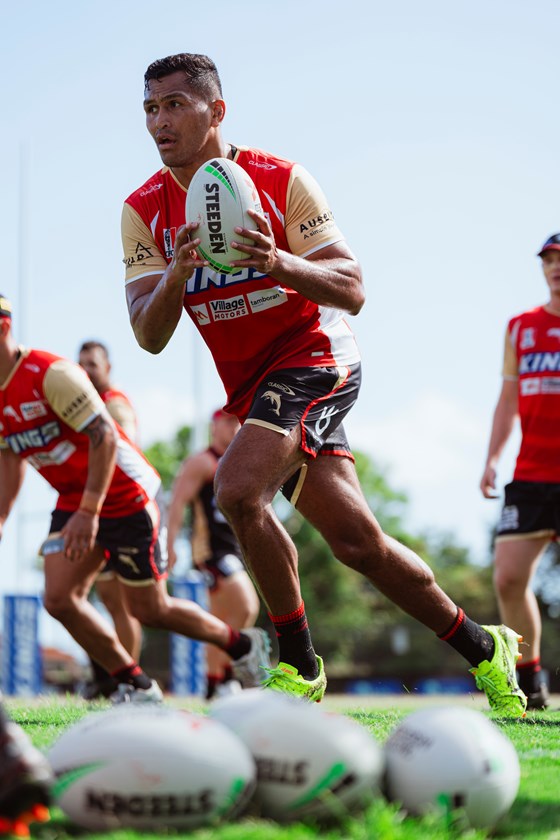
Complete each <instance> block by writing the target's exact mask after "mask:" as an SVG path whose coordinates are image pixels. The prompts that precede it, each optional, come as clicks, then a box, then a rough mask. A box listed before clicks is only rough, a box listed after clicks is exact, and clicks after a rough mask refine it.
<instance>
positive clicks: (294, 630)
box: [269, 601, 319, 680]
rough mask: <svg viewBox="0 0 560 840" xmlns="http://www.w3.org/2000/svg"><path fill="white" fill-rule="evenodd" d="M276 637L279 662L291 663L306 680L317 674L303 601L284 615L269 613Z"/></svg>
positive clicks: (313, 677)
mask: <svg viewBox="0 0 560 840" xmlns="http://www.w3.org/2000/svg"><path fill="white" fill-rule="evenodd" d="M269 617H270V620H271V621H272V623H273V625H274V629H275V631H276V637H277V639H278V649H279V659H280V662H286V663H287V664H288V665H293V666H294V668H297V670H298V672H299V673H300V674H301V676H302V677H304V679H306V680H314V679H315V678H316V677H317V676H318V675H319V666H318V665H317V657H316V656H315V650H314V649H313V642H312V641H311V633H310V632H309V625H308V623H307V616H306V614H305V604H304V603H303V601H302V602H301V604H300V605H299V607H298V608H297V609H296V610H293V611H292V612H290V613H286V614H285V615H270V613H269Z"/></svg>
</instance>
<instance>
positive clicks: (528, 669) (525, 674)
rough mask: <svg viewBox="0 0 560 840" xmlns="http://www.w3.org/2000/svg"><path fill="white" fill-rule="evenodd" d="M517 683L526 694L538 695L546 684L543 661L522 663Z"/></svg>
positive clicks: (519, 665)
mask: <svg viewBox="0 0 560 840" xmlns="http://www.w3.org/2000/svg"><path fill="white" fill-rule="evenodd" d="M517 682H518V683H519V688H520V689H521V691H524V692H525V694H536V693H537V691H539V690H540V687H541V685H542V684H543V682H544V679H543V675H542V669H541V660H540V659H533V660H531V662H520V663H519V664H518V666H517Z"/></svg>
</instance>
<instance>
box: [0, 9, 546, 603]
mask: <svg viewBox="0 0 560 840" xmlns="http://www.w3.org/2000/svg"><path fill="white" fill-rule="evenodd" d="M0 13H1V19H2V21H3V27H2V28H3V37H2V51H1V55H0V67H1V70H2V77H3V81H4V106H3V108H2V115H1V117H0V120H1V124H2V125H1V129H2V130H1V131H0V160H1V161H2V189H1V196H2V200H1V201H0V223H1V229H2V231H3V241H4V246H3V247H4V257H3V271H2V280H1V282H0V291H1V292H3V293H4V294H6V295H7V296H8V297H10V298H11V299H12V301H13V303H14V306H15V317H14V333H15V335H16V338H17V339H18V341H20V342H21V343H23V344H26V345H28V346H33V347H37V348H41V349H47V350H49V351H51V352H54V353H59V354H61V355H63V356H67V357H69V358H76V355H77V351H78V347H79V345H80V344H81V342H82V341H83V340H84V339H86V338H98V339H100V340H102V341H104V342H106V343H107V344H108V346H109V348H110V350H111V354H112V357H113V373H114V381H115V383H116V384H117V385H118V386H120V387H121V388H123V389H124V390H126V391H127V392H128V393H129V395H130V397H131V399H132V401H133V402H134V404H135V406H136V409H137V412H138V415H139V419H140V431H141V440H142V443H143V444H144V445H148V444H149V443H151V442H153V441H154V440H157V439H159V440H162V439H169V438H171V437H172V435H173V434H174V432H175V431H176V429H177V428H178V427H180V426H182V425H184V424H186V423H192V422H194V421H197V420H198V421H199V422H200V420H201V419H204V418H205V417H206V416H208V415H209V414H210V412H211V411H212V410H213V409H214V408H215V407H216V406H218V405H220V404H222V401H223V389H222V386H221V383H220V381H219V379H218V378H217V376H216V374H215V372H214V369H213V364H212V360H211V358H210V357H209V355H208V352H207V351H206V348H205V346H204V345H203V343H202V341H201V340H200V339H199V338H198V336H197V335H195V333H194V329H193V327H192V325H191V324H190V322H188V321H187V319H186V317H184V319H183V321H182V322H181V323H180V324H179V326H178V328H177V331H176V333H175V335H174V336H173V338H172V340H171V342H170V343H169V345H168V347H167V348H166V349H165V350H164V351H163V352H162V353H161V354H160V355H158V356H151V355H149V354H148V353H146V352H145V351H143V350H141V349H140V348H139V347H138V345H137V344H136V341H135V339H134V336H133V334H132V330H131V328H130V325H129V321H128V315H127V310H126V304H125V294H124V282H123V277H124V269H123V265H122V252H121V242H120V215H121V209H122V203H123V201H124V199H125V198H126V197H127V196H128V195H129V194H130V193H131V192H133V190H135V189H136V188H137V187H138V186H140V185H141V184H142V183H143V182H144V181H145V180H146V179H147V178H148V177H149V176H150V175H152V174H153V173H154V172H155V171H156V170H157V169H158V168H159V167H160V165H161V162H160V159H159V156H158V153H157V150H156V148H155V145H154V144H153V141H152V140H151V138H150V137H149V135H148V133H147V131H146V129H145V125H144V115H143V110H142V95H143V74H144V71H145V69H146V67H147V66H148V64H149V63H151V62H152V61H153V60H155V59H157V58H161V57H163V56H165V55H169V54H172V53H176V52H201V53H206V54H208V55H210V56H211V57H212V58H213V59H214V61H215V62H216V64H217V66H218V69H219V71H220V75H221V78H222V84H223V89H224V98H225V101H226V105H227V113H226V118H225V121H224V125H223V129H224V137H225V140H226V141H231V142H233V143H237V144H242V145H250V146H256V147H260V148H262V149H266V150H269V151H272V152H274V153H276V154H279V155H281V156H284V157H287V158H290V159H292V160H297V161H299V162H300V163H301V164H303V165H304V166H305V167H306V168H307V169H308V170H309V171H310V172H311V173H312V174H313V175H314V176H315V177H316V179H317V180H318V181H319V183H320V184H321V186H322V187H323V190H324V192H325V193H326V195H327V197H328V199H329V204H330V206H331V209H332V211H333V212H334V214H335V217H336V220H337V223H338V225H339V227H340V228H341V230H342V231H343V233H344V234H345V236H346V239H347V240H348V243H349V245H350V247H351V248H352V250H353V251H354V253H355V254H356V256H357V257H358V259H359V260H360V263H361V265H362V269H363V276H364V282H365V287H366V292H367V301H366V304H365V306H364V308H363V309H362V311H361V313H360V314H359V315H358V316H357V317H352V318H350V319H349V321H350V324H351V327H352V329H353V330H354V332H355V334H356V336H357V339H358V343H359V345H360V348H361V351H362V355H363V386H362V392H361V395H360V398H359V400H358V403H357V405H356V406H355V407H354V408H353V409H352V412H351V413H350V415H349V417H348V419H347V421H345V425H346V428H347V432H348V435H349V438H350V441H351V444H352V446H353V447H354V448H355V449H359V450H362V451H364V452H367V453H368V454H370V455H371V456H372V457H373V458H374V459H375V460H376V462H377V463H378V464H379V465H381V466H382V467H383V468H384V469H385V470H386V471H387V476H388V479H389V481H390V483H391V485H392V486H393V487H395V489H398V490H401V491H403V492H405V493H406V494H407V495H408V497H409V507H408V512H407V514H406V523H407V524H408V526H409V528H410V530H413V531H426V530H429V531H446V532H448V533H451V534H453V535H454V536H455V538H456V539H457V541H459V542H460V543H461V544H463V545H466V546H467V547H469V548H470V549H471V551H472V556H473V558H474V559H475V560H477V561H480V562H483V561H485V560H487V559H488V541H489V531H490V528H491V527H492V525H493V524H494V523H495V521H496V519H497V517H498V513H499V508H500V501H499V500H498V501H488V500H484V499H482V496H481V494H480V491H479V489H478V484H479V480H480V477H481V474H482V469H483V464H484V460H485V454H486V448H487V442H488V436H489V431H490V424H491V417H492V412H493V409H494V406H495V402H496V399H497V396H498V392H499V389H500V385H501V376H500V371H501V363H502V352H503V340H504V331H505V327H506V323H507V321H508V320H509V318H510V317H511V316H513V315H514V314H517V313H518V312H521V311H523V310H524V309H528V308H531V307H533V306H536V305H538V304H540V303H543V302H545V300H546V287H545V284H544V279H543V277H542V272H541V268H540V260H539V259H538V258H537V257H536V253H537V251H538V250H539V248H540V245H541V244H542V242H543V241H544V240H545V239H546V238H547V237H548V236H549V235H550V234H551V233H554V232H556V231H557V230H560V211H559V207H558V198H557V191H556V185H557V184H558V182H559V176H560V171H559V170H560V155H559V154H558V146H559V144H558V132H559V120H560V117H559V114H558V109H557V107H556V98H557V80H558V70H559V67H558V64H559V59H558V36H557V32H558V28H559V24H560V6H559V4H558V3H557V2H556V0H537V2H535V3H531V4H529V3H527V2H526V0H492V2H491V3H489V2H488V0H484V1H483V0H471V2H469V3H466V2H463V3H457V2H455V3H449V0H425V2H423V3H418V2H416V0H395V2H392V3H387V2H379V1H378V0H367V2H363V3H361V2H356V0H346V2H345V3H344V4H342V5H341V4H340V3H335V2H333V1H332V0H323V2H322V3H321V4H319V5H317V4H303V3H301V2H299V0H298V2H295V0H282V2H281V3H272V2H263V0H261V1H260V2H251V0H241V2H234V1H233V0H215V1H214V2H213V3H192V2H189V0H167V2H166V3H165V4H160V5H157V4H153V3H148V2H146V1H145V0H133V2H130V0H118V2H107V0H95V2H85V0H84V2H75V1H74V2H70V0H67V1H66V0H64V1H63V0H49V2H48V3H42V2H39V0H31V2H27V3H20V4H14V3H11V2H7V0H0ZM518 442H519V436H518V432H517V431H516V432H515V433H514V435H513V436H512V439H511V441H510V443H509V444H508V447H507V449H506V451H505V453H504V455H503V457H502V460H501V464H500V470H499V476H498V479H499V487H500V489H501V488H503V485H504V484H505V483H506V482H507V481H509V480H510V479H511V474H512V471H513V466H514V461H515V455H516V451H517V446H518ZM53 505H54V495H53V493H52V492H51V491H50V489H49V488H47V487H46V485H44V482H43V481H42V479H40V478H39V477H38V476H35V475H31V470H29V471H28V477H27V479H26V483H25V486H24V489H23V491H22V493H21V496H20V499H19V500H18V502H17V504H16V506H15V508H14V511H13V513H12V515H11V517H10V520H9V521H8V524H7V526H6V529H5V536H4V540H3V542H2V545H1V546H0V564H1V566H2V575H1V582H0V591H4V592H6V591H22V590H23V591H28V590H29V589H33V587H36V586H37V574H36V573H35V572H33V571H32V569H33V566H34V557H35V554H36V550H37V548H38V545H39V544H40V542H41V540H42V538H43V537H44V536H45V535H46V533H47V528H48V521H49V512H50V510H51V508H52V507H53Z"/></svg>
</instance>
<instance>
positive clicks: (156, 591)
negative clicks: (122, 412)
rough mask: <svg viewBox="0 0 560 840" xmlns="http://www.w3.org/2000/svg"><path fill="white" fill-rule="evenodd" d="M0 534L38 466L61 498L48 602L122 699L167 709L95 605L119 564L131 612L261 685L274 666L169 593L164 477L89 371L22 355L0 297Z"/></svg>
mask: <svg viewBox="0 0 560 840" xmlns="http://www.w3.org/2000/svg"><path fill="white" fill-rule="evenodd" d="M0 417H1V418H2V419H1V424H2V425H1V428H0V537H1V533H2V527H3V524H4V522H5V521H6V519H7V517H8V515H9V512H10V510H11V508H12V506H13V504H14V501H15V499H16V497H17V495H18V492H19V489H20V487H21V484H22V482H23V479H24V474H25V466H26V463H29V464H31V466H33V467H34V468H35V469H36V470H37V471H38V472H39V473H40V474H41V475H42V476H43V477H44V478H45V479H46V481H48V482H49V484H51V485H52V486H53V487H54V488H55V490H57V491H58V493H59V496H58V499H57V503H56V507H55V510H54V511H53V513H52V516H51V525H50V533H49V536H48V537H47V539H46V540H45V542H44V544H43V546H42V554H43V557H44V571H45V593H44V604H45V607H46V609H47V611H48V612H49V613H50V614H51V615H52V616H54V617H55V618H56V619H58V620H59V621H60V622H61V624H63V625H64V627H65V628H66V629H67V630H68V632H69V633H70V635H71V636H72V637H73V638H74V639H75V640H76V641H77V642H78V644H79V645H80V646H81V647H83V648H84V650H85V651H86V652H87V653H88V654H89V656H91V657H92V659H95V660H96V661H97V662H99V663H100V664H101V665H102V666H103V667H104V668H105V669H106V670H107V671H109V673H110V674H111V675H112V676H113V677H114V678H115V679H116V681H117V683H118V691H117V693H116V697H115V700H116V701H117V702H121V701H130V702H144V701H158V700H161V696H162V695H161V691H160V689H159V687H158V685H157V683H156V682H155V680H151V679H150V678H149V677H148V676H147V675H146V674H145V673H144V672H143V671H142V669H141V668H140V667H139V665H138V664H137V662H136V661H135V660H134V659H132V657H131V655H130V653H128V651H127V650H126V648H124V647H123V645H122V644H121V642H120V641H119V639H118V637H117V635H116V633H115V630H114V628H113V627H112V626H111V625H110V624H108V623H107V622H106V621H104V619H103V618H102V617H101V616H100V614H99V613H98V611H97V610H96V609H95V607H93V605H92V604H91V603H90V602H89V601H88V594H89V591H90V589H91V586H92V584H93V583H94V581H95V578H96V577H97V574H98V573H99V571H100V569H101V568H102V567H103V566H104V565H105V563H106V561H107V560H108V559H113V560H114V562H115V564H116V569H117V573H118V577H119V583H120V585H121V593H122V596H123V598H125V599H126V602H127V605H128V609H129V610H130V612H131V613H132V614H133V615H134V616H135V617H136V618H137V619H138V620H139V621H141V622H142V624H145V625H147V626H150V627H157V628H161V629H166V630H170V631H172V632H174V633H181V634H183V635H185V636H189V637H191V638H194V639H199V640H200V641H204V642H210V643H212V644H215V645H217V646H218V647H221V648H222V649H223V650H225V651H226V652H227V653H228V655H229V656H231V657H232V660H235V661H234V664H233V668H234V671H235V672H236V673H237V675H238V678H239V680H240V682H242V683H245V684H253V685H257V684H259V683H260V681H261V674H262V667H261V665H263V664H264V663H265V662H267V661H269V660H268V657H267V655H266V650H265V639H263V638H262V631H257V628H253V629H250V630H248V631H247V632H242V633H239V632H237V631H236V630H233V629H232V628H231V627H229V626H228V625H227V624H225V623H224V622H222V621H220V620H219V619H218V618H216V617H215V616H212V615H210V613H208V612H206V611H205V610H203V609H201V608H200V607H199V606H198V605H197V604H195V603H192V602H191V601H186V600H182V599H179V598H172V597H170V596H169V595H168V593H167V589H166V585H165V578H166V562H165V560H164V559H163V557H162V554H161V551H160V547H159V541H158V524H159V511H158V507H157V504H156V502H155V500H154V499H155V494H156V493H157V491H158V489H159V485H160V479H159V475H158V474H157V472H156V471H155V470H154V468H153V467H152V465H151V464H150V463H149V462H148V461H147V459H146V458H145V457H144V455H143V454H142V452H141V451H140V450H139V449H138V447H137V446H135V445H134V444H133V443H132V442H131V441H130V440H129V439H128V438H127V437H126V435H125V434H124V432H123V431H122V429H120V427H119V426H117V425H116V424H115V423H114V421H113V420H112V418H111V417H110V415H109V413H108V411H107V409H106V407H105V405H104V403H103V401H102V400H101V397H100V396H99V394H98V393H97V391H96V390H95V388H94V386H93V384H92V382H91V380H90V379H89V377H88V376H87V374H86V373H85V371H84V370H83V369H82V368H81V367H80V366H79V365H76V364H74V363H72V362H70V361H68V360H67V359H64V358H61V357H60V356H56V355H54V354H53V353H48V352H46V351H43V350H31V349H26V348H23V347H19V346H18V345H17V343H16V341H15V339H14V337H13V334H12V325H11V306H10V304H9V302H8V301H7V300H6V299H5V298H4V297H0Z"/></svg>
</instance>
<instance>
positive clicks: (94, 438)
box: [80, 416, 117, 514]
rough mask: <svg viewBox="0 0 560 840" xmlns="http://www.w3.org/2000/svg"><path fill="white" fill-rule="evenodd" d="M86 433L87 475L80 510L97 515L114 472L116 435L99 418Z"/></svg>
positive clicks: (110, 427) (109, 426)
mask: <svg viewBox="0 0 560 840" xmlns="http://www.w3.org/2000/svg"><path fill="white" fill-rule="evenodd" d="M93 427H94V428H93ZM86 432H87V434H88V436H89V458H88V473H87V479H86V484H85V487H84V491H83V494H82V500H81V503H80V508H82V509H83V510H86V511H88V512H89V513H93V514H99V513H100V511H101V508H102V507H103V502H104V501H105V497H106V495H107V491H108V490H109V486H110V484H111V480H112V478H113V473H114V471H115V464H116V461H117V435H116V431H115V427H114V426H113V424H112V423H108V422H106V421H105V420H104V419H103V417H101V416H100V417H98V418H96V420H94V421H93V423H92V424H90V426H88V427H87V429H86Z"/></svg>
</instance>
